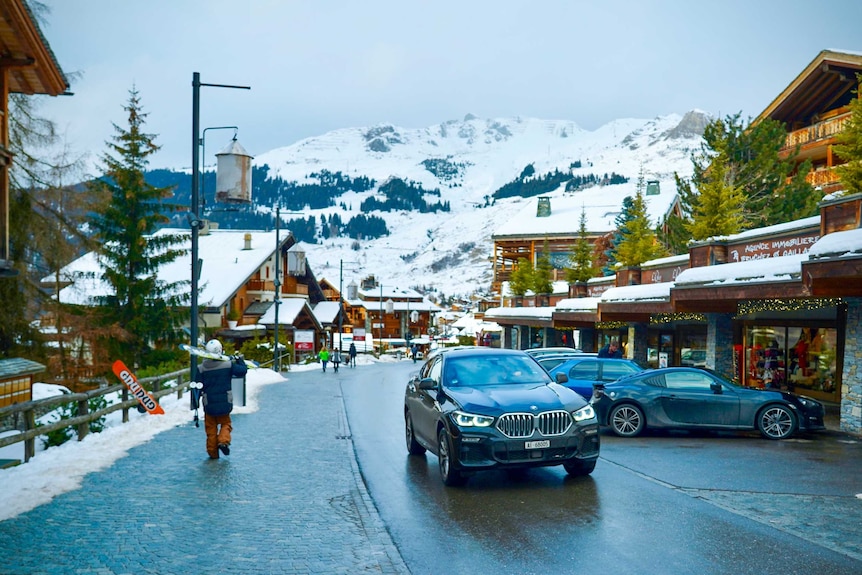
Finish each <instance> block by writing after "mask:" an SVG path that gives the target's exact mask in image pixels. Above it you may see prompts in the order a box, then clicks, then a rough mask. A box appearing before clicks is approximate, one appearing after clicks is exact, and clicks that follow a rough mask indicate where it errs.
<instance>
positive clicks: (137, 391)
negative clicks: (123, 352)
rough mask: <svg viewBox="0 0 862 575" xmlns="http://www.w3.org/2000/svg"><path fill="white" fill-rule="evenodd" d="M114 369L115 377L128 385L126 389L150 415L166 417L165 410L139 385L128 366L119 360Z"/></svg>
mask: <svg viewBox="0 0 862 575" xmlns="http://www.w3.org/2000/svg"><path fill="white" fill-rule="evenodd" d="M112 367H113V369H114V375H116V376H117V377H119V378H120V381H122V382H123V383H125V384H126V387H128V388H129V391H131V392H132V395H134V396H135V397H136V398H137V400H138V401H139V402H141V405H142V406H144V409H146V410H147V411H148V412H149V413H150V414H152V415H164V413H165V410H164V409H162V406H161V405H159V404H158V403H156V400H155V398H154V397H153V396H152V395H150V394H149V392H147V390H146V389H144V388H143V387H141V384H140V383H138V378H137V377H135V374H134V373H132V370H130V369H129V368H128V367H126V364H125V363H123V362H122V361H120V360H119V359H118V360H117V361H115V362H114V365H113V366H112Z"/></svg>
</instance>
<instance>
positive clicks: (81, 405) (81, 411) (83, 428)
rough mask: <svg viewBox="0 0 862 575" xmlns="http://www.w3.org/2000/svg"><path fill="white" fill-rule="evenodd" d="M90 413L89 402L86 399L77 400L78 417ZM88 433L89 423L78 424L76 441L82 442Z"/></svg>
mask: <svg viewBox="0 0 862 575" xmlns="http://www.w3.org/2000/svg"><path fill="white" fill-rule="evenodd" d="M88 413H90V402H89V401H88V400H86V399H80V400H78V415H87V414H88ZM89 432H90V422H89V421H84V422H83V423H79V424H78V441H82V440H83V439H84V438H85V437H87V434H88V433H89Z"/></svg>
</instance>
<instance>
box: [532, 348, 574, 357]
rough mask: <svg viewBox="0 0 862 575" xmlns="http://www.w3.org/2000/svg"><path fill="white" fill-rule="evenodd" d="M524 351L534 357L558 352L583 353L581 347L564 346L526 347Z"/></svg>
mask: <svg viewBox="0 0 862 575" xmlns="http://www.w3.org/2000/svg"><path fill="white" fill-rule="evenodd" d="M524 352H526V353H527V354H528V355H531V356H533V357H541V356H543V355H552V354H558V353H583V352H582V351H581V350H579V349H575V348H573V347H562V346H559V347H534V348H531V349H525V350H524Z"/></svg>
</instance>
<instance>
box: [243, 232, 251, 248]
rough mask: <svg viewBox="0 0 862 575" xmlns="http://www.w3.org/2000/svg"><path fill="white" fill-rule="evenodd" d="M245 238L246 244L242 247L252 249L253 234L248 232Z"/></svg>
mask: <svg viewBox="0 0 862 575" xmlns="http://www.w3.org/2000/svg"><path fill="white" fill-rule="evenodd" d="M243 239H244V240H245V244H244V245H243V248H242V249H244V250H250V249H251V234H250V233H248V232H246V233H245V237H244V238H243Z"/></svg>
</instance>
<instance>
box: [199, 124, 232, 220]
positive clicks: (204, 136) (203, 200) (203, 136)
mask: <svg viewBox="0 0 862 575" xmlns="http://www.w3.org/2000/svg"><path fill="white" fill-rule="evenodd" d="M207 130H233V139H234V140H236V133H237V130H239V128H237V127H236V126H214V127H212V128H204V129H203V131H202V132H201V162H202V164H203V166H202V167H201V168H202V169H201V184H200V186H201V187H200V190H201V192H200V193H201V208H203V207H204V206H206V203H207V195H206V186H205V185H204V179H205V178H206V172H207Z"/></svg>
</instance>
